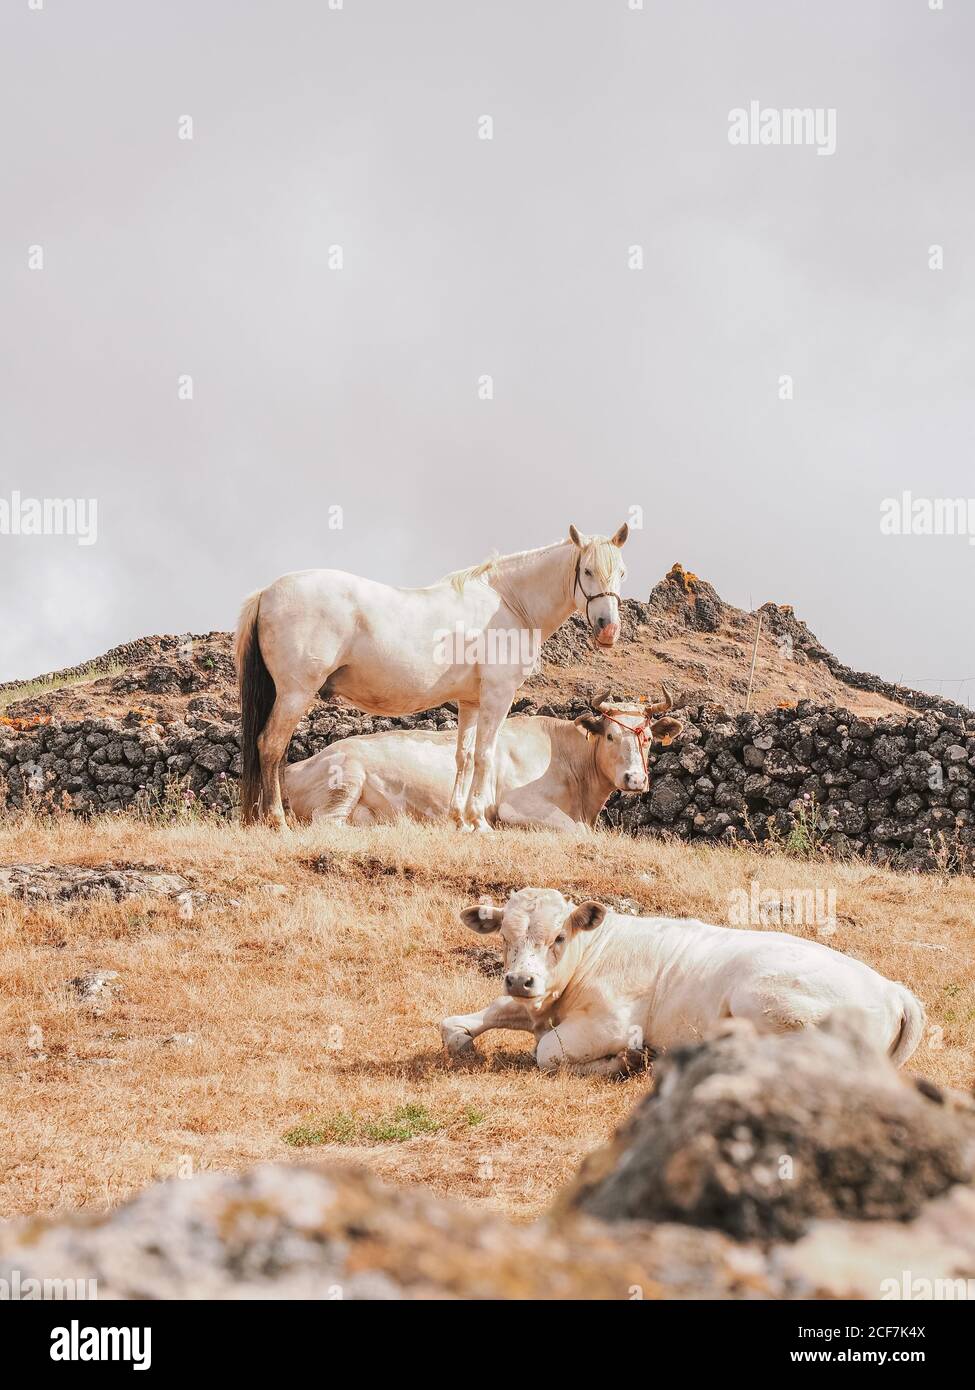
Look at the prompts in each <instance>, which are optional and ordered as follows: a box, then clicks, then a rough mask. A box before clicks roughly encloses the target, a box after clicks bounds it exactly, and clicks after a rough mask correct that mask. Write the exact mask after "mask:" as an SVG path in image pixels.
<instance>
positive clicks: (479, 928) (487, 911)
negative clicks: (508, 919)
mask: <svg viewBox="0 0 975 1390" xmlns="http://www.w3.org/2000/svg"><path fill="white" fill-rule="evenodd" d="M503 916H504V913H503V912H502V911H501V909H500V907H492V906H491V904H490V903H477V905H476V906H475V907H465V908H464V910H463V912H462V913H461V914H460V920H461V921H462V922H463V924H464V926H465V927H467V928H468V929H469V930H470V931H476V932H477V934H478V936H487V934H488V933H489V932H493V931H497V930H498V928H499V927H500V925H501V918H502V917H503Z"/></svg>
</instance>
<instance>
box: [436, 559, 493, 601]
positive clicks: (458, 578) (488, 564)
mask: <svg viewBox="0 0 975 1390" xmlns="http://www.w3.org/2000/svg"><path fill="white" fill-rule="evenodd" d="M500 559H501V556H500V555H492V556H491V557H490V558H489V559H487V560H482V561H481V563H480V564H479V565H468V567H467V569H463V570H452V571H451V572H450V574H445V575H444V577H443V579H442V580H441V581H440V582H441V584H446V583H447V581H448V580H449V581H450V583H451V585H452V586H453V587H454V588H455V589H456V590H457V592H458V593H459V594H462V593H463V592H464V585H465V584H466V583H467V582H468V580H471V579H481V578H482V577H483V576H484V575H485V574H493V573H494V571H495V569H496V567H497V564H498V561H499V560H500Z"/></svg>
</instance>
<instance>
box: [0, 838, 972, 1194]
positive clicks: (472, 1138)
mask: <svg viewBox="0 0 975 1390" xmlns="http://www.w3.org/2000/svg"><path fill="white" fill-rule="evenodd" d="M107 860H111V861H114V862H115V863H117V864H121V863H131V864H153V865H158V866H160V867H163V868H166V869H171V870H174V871H177V872H181V873H183V874H185V875H186V876H187V877H188V878H189V879H190V880H191V881H192V882H193V883H194V886H196V887H198V888H199V889H202V890H205V891H206V892H208V893H210V894H212V895H214V896H213V901H211V902H209V903H208V904H206V905H205V906H203V907H197V909H196V912H195V915H194V917H193V919H192V920H191V921H186V920H182V919H181V917H180V915H179V911H178V909H177V907H176V905H175V904H172V903H170V902H168V901H161V900H158V899H140V900H136V901H128V902H122V903H119V904H115V903H97V904H86V905H77V906H61V907H53V906H44V907H31V906H28V905H26V904H24V903H20V902H13V901H10V900H7V899H0V979H2V981H3V986H2V996H0V1010H2V1018H0V1087H2V1106H0V1112H2V1113H0V1127H2V1137H0V1216H3V1217H10V1216H13V1215H15V1214H18V1213H26V1212H34V1211H48V1210H51V1209H54V1208H58V1207H62V1206H85V1205H87V1206H93V1207H102V1206H105V1205H110V1204H114V1203H117V1202H118V1201H120V1200H121V1199H122V1198H124V1197H125V1196H126V1195H127V1194H129V1193H131V1192H132V1191H133V1190H134V1189H137V1188H139V1187H140V1186H142V1185H144V1184H145V1183H147V1182H149V1181H151V1180H152V1179H153V1178H156V1177H159V1176H163V1175H171V1174H173V1173H176V1172H178V1171H180V1170H182V1171H184V1172H185V1171H187V1170H188V1169H190V1168H192V1170H193V1171H199V1170H200V1169H201V1168H231V1167H235V1166H238V1165H244V1164H247V1163H250V1162H253V1161H255V1160H263V1159H278V1160H282V1159H283V1160H286V1161H292V1162H304V1161H309V1160H314V1161H317V1160H320V1159H322V1158H328V1157H340V1158H343V1159H348V1158H354V1159H356V1160H358V1161H360V1162H364V1163H366V1164H368V1165H369V1166H370V1167H372V1168H373V1169H374V1170H375V1171H376V1172H377V1173H379V1174H380V1175H381V1176H383V1177H384V1178H386V1179H387V1180H390V1181H393V1182H400V1183H406V1182H420V1183H423V1184H425V1185H427V1186H428V1187H430V1188H433V1189H434V1190H436V1191H437V1192H440V1193H446V1194H451V1195H453V1196H455V1197H460V1198H462V1199H465V1200H467V1201H469V1202H472V1203H473V1202H476V1203H482V1204H484V1205H486V1206H490V1207H495V1208H498V1209H501V1210H503V1211H506V1212H508V1213H510V1214H513V1215H515V1216H516V1217H519V1218H528V1217H530V1216H532V1215H533V1214H535V1213H537V1212H538V1211H539V1210H540V1209H541V1208H542V1207H543V1206H544V1205H546V1204H547V1203H548V1202H549V1200H550V1199H551V1197H552V1195H553V1193H554V1191H555V1189H556V1188H558V1187H559V1186H560V1185H561V1184H562V1183H563V1182H565V1181H566V1179H567V1178H568V1177H569V1175H570V1174H571V1173H572V1171H573V1170H574V1169H575V1167H576V1165H577V1164H578V1163H579V1161H580V1159H581V1158H582V1157H583V1155H584V1154H586V1153H587V1152H588V1151H589V1150H591V1149H592V1148H594V1147H595V1146H596V1145H598V1144H599V1143H600V1142H601V1141H602V1140H603V1139H604V1138H605V1137H606V1136H607V1135H608V1134H609V1133H610V1131H611V1130H612V1129H613V1127H614V1126H615V1125H616V1124H617V1122H618V1121H619V1120H620V1119H621V1118H622V1117H623V1116H624V1114H625V1113H626V1112H627V1111H628V1110H629V1109H630V1107H631V1106H632V1105H633V1104H634V1103H635V1102H636V1101H637V1100H638V1099H639V1098H640V1096H641V1095H642V1094H643V1093H644V1090H645V1087H646V1085H647V1082H646V1080H645V1079H640V1078H637V1079H634V1080H631V1081H629V1082H628V1083H626V1084H619V1083H611V1082H606V1081H603V1080H599V1079H595V1078H585V1079H580V1078H572V1077H554V1078H553V1077H546V1076H541V1075H539V1074H538V1073H537V1072H536V1071H535V1070H534V1068H533V1064H532V1060H531V1052H530V1048H531V1039H530V1038H529V1037H528V1035H520V1034H491V1035H488V1037H487V1038H485V1039H482V1040H481V1042H480V1044H479V1047H480V1048H481V1051H482V1053H483V1055H484V1058H485V1061H484V1064H483V1066H482V1067H481V1068H480V1069H478V1070H467V1071H464V1070H457V1069H455V1068H454V1067H452V1066H451V1064H450V1063H449V1062H448V1061H447V1059H446V1057H445V1056H444V1054H443V1053H442V1051H441V1048H440V1041H439V1034H438V1027H437V1025H438V1023H439V1020H440V1019H441V1018H442V1017H444V1016H445V1015H447V1014H450V1013H456V1012H459V1011H468V1010H470V1009H472V1008H475V1007H481V1006H482V1005H484V1004H486V1003H487V1002H488V1001H489V1000H490V999H491V998H492V997H494V995H495V993H496V992H497V983H496V981H495V980H493V979H491V978H489V977H488V976H487V975H486V974H485V973H484V971H485V968H486V966H487V965H489V957H488V956H486V949H487V948H486V947H485V946H484V945H483V944H482V943H480V942H479V941H478V940H477V939H476V938H475V937H473V936H471V935H470V933H469V932H467V931H465V930H464V928H463V927H462V926H460V924H459V923H458V921H457V913H458V909H459V908H460V907H462V906H464V905H465V904H466V903H467V902H468V901H470V900H471V899H472V898H476V896H477V895H478V894H479V893H481V892H484V891H488V892H493V893H495V894H500V893H504V892H506V891H507V890H508V889H509V888H520V887H523V886H524V885H526V884H532V883H534V884H549V885H553V886H557V887H560V888H563V889H565V890H566V891H567V892H571V893H573V894H574V895H575V896H576V897H577V898H578V897H580V896H589V895H595V896H599V895H600V894H605V895H611V894H619V895H625V896H627V897H629V898H631V899H633V900H634V901H636V902H637V903H639V904H640V905H641V907H642V908H644V909H645V910H647V911H649V912H658V913H665V914H672V915H675V916H699V917H702V918H705V919H711V920H714V921H719V922H720V921H725V920H727V915H728V902H729V894H730V893H731V891H732V890H734V889H739V888H747V887H748V885H749V883H750V882H751V880H752V879H757V880H758V881H759V882H760V884H761V886H762V888H763V889H779V890H783V891H785V890H795V889H799V888H804V887H811V888H814V889H815V888H820V889H828V888H829V887H835V889H836V894H837V904H836V905H837V912H838V914H839V916H840V921H839V926H838V930H837V931H836V933H835V935H834V936H832V937H831V938H830V944H831V945H834V946H835V947H837V948H838V949H839V950H842V951H847V952H849V953H850V954H852V955H856V956H858V957H860V958H861V959H863V960H865V961H867V962H868V963H869V964H871V965H873V966H874V967H876V968H877V969H878V970H880V971H882V972H883V973H884V974H885V975H888V976H890V977H892V978H895V979H901V980H903V981H904V982H905V983H906V984H908V985H909V986H910V987H911V988H912V989H914V990H915V991H916V992H917V993H918V994H919V995H920V997H921V998H922V999H923V1001H924V1003H925V1005H926V1007H927V1009H928V1014H929V1023H930V1025H932V1031H931V1034H930V1037H929V1039H928V1041H927V1042H925V1043H924V1044H922V1046H921V1048H920V1050H919V1051H918V1053H917V1054H916V1055H915V1058H914V1060H913V1062H912V1064H911V1065H912V1068H913V1069H915V1070H917V1071H918V1072H921V1073H923V1074H924V1075H926V1076H928V1077H930V1078H931V1079H932V1080H934V1081H936V1082H939V1083H942V1084H946V1085H953V1086H967V1085H970V1084H971V1080H972V1060H971V1053H972V1044H973V1040H975V987H973V969H972V956H973V932H972V920H973V909H975V880H972V879H969V878H957V879H953V880H948V879H944V878H941V877H912V876H905V875H897V874H891V873H888V872H885V871H881V870H878V869H874V868H870V867H868V866H866V865H863V864H848V865H838V864H830V863H826V864H824V863H815V862H799V861H796V860H795V859H789V858H786V857H784V856H781V855H778V856H772V855H764V854H757V853H752V852H748V851H731V850H726V849H708V848H702V847H695V848H688V847H686V846H682V845H679V844H674V843H661V842H654V841H643V840H640V841H638V840H633V839H629V838H625V837H617V836H615V835H607V834H600V835H598V836H595V837H591V838H580V839H576V838H574V837H561V836H555V835H551V834H543V833H525V832H516V831H504V832H499V833H496V834H495V835H493V836H490V837H471V836H460V835H458V834H457V833H456V832H455V831H454V830H453V829H452V828H449V827H443V828H429V827H423V826H415V825H410V824H403V825H402V826H395V827H389V828H383V829H376V830H360V829H351V828H350V829H344V830H337V829H323V828H319V827H308V828H305V829H302V830H299V831H296V832H294V833H292V835H290V836H289V837H288V838H286V839H283V838H277V837H275V836H274V835H272V834H270V833H269V832H265V831H254V830H249V831H244V830H241V829H240V828H237V827H232V826H219V825H209V824H191V825H185V826H173V827H150V826H146V825H143V824H139V823H137V822H135V821H131V820H111V821H103V822H95V823H93V824H91V825H83V824H80V823H77V822H74V821H71V820H70V819H64V820H54V821H48V822H42V821H36V822H32V821H31V820H30V819H29V818H28V819H25V820H21V821H19V822H14V823H12V824H9V825H7V826H5V827H3V828H0V863H7V864H9V863H18V862H19V863H23V862H34V863H36V862H45V863H72V864H85V865H97V864H100V863H104V862H105V861H107ZM275 884H277V885H281V886H282V887H283V890H284V891H283V892H282V891H280V890H275V889H273V888H270V887H269V885H275ZM798 930H800V931H802V930H803V929H798ZM92 968H100V969H110V970H117V971H118V972H119V975H120V981H119V983H120V985H121V986H122V992H121V994H120V997H119V998H118V1000H117V1001H116V1002H115V1004H114V1005H113V1007H112V1008H111V1009H110V1010H109V1011H108V1012H107V1013H106V1014H105V1015H104V1016H103V1017H93V1016H91V1015H90V1014H88V1013H86V1012H85V1011H84V1009H83V1008H82V1007H80V1006H79V1004H78V1003H77V1002H76V1000H75V998H74V996H73V993H72V991H71V990H69V989H68V988H66V983H65V982H66V981H67V980H69V979H70V978H71V977H73V976H76V975H78V974H80V973H82V972H83V971H85V970H88V969H92ZM32 1029H34V1030H35V1031H34V1032H33V1033H32V1031H31V1030H32ZM37 1029H40V1030H41V1032H40V1034H38V1033H37V1031H36V1030H37ZM939 1030H943V1033H942V1032H941V1031H939ZM174 1033H193V1034H195V1035H196V1037H197V1042H196V1045H195V1046H193V1047H178V1046H171V1045H166V1044H165V1043H164V1041H163V1040H164V1039H165V1038H167V1037H168V1036H169V1035H171V1034H174ZM410 1107H412V1108H410ZM397 1112H399V1113H397ZM330 1126H331V1127H330ZM301 1127H304V1128H305V1129H306V1130H307V1131H310V1132H311V1134H312V1136H314V1135H315V1134H316V1133H317V1134H318V1135H323V1134H324V1135H326V1136H332V1137H333V1138H338V1139H340V1140H341V1141H342V1142H333V1143H327V1144H318V1145H313V1146H311V1147H294V1146H292V1145H289V1144H288V1143H286V1142H285V1140H284V1138H283V1136H284V1135H285V1134H287V1133H289V1132H292V1131H294V1130H296V1129H299V1130H300V1128H301ZM411 1132H415V1137H412V1138H407V1139H405V1140H404V1141H402V1142H398V1141H397V1139H396V1138H395V1137H394V1136H395V1135H396V1134H397V1133H407V1134H408V1133H411Z"/></svg>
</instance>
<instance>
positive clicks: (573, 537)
mask: <svg viewBox="0 0 975 1390" xmlns="http://www.w3.org/2000/svg"><path fill="white" fill-rule="evenodd" d="M569 540H570V541H571V542H572V544H573V545H577V546H578V547H579V549H580V550H581V549H582V537H581V536H580V535H579V532H578V531H577V530H576V528H575V527H574V526H570V527H569Z"/></svg>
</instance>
